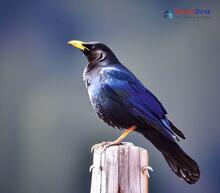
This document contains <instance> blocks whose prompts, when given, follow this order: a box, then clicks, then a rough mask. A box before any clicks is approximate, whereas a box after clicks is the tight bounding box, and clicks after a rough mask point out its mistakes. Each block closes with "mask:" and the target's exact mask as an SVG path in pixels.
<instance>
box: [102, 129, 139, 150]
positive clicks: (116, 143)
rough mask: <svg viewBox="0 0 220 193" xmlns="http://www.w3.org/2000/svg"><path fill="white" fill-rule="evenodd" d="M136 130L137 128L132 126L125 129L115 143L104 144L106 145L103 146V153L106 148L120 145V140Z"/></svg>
mask: <svg viewBox="0 0 220 193" xmlns="http://www.w3.org/2000/svg"><path fill="white" fill-rule="evenodd" d="M136 128H137V126H136V125H133V126H132V127H130V128H128V129H126V130H125V131H124V132H123V133H122V134H121V135H120V137H119V138H118V139H116V140H115V141H113V142H111V143H106V144H104V147H103V151H105V150H106V149H107V148H108V147H110V146H113V145H118V144H120V143H121V142H122V140H123V139H124V138H125V137H127V135H128V134H129V133H131V132H132V131H134V130H135V129H136Z"/></svg>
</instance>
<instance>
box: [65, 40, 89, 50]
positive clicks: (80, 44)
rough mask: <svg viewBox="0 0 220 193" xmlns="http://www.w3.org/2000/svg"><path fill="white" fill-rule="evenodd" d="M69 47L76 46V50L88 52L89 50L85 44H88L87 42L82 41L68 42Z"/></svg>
mask: <svg viewBox="0 0 220 193" xmlns="http://www.w3.org/2000/svg"><path fill="white" fill-rule="evenodd" d="M68 44H69V45H71V46H74V47H76V48H79V49H80V50H82V51H85V50H88V51H89V49H88V48H87V47H85V46H84V44H86V43H85V42H82V41H78V40H71V41H69V42H68Z"/></svg>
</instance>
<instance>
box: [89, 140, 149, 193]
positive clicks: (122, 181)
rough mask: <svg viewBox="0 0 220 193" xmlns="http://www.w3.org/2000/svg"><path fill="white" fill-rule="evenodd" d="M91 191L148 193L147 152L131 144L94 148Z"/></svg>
mask: <svg viewBox="0 0 220 193" xmlns="http://www.w3.org/2000/svg"><path fill="white" fill-rule="evenodd" d="M91 169H92V182H91V191H90V193H148V152H147V150H145V149H142V148H140V147H137V146H134V145H133V144H132V143H128V142H126V143H123V144H122V145H117V146H111V147H108V148H107V149H106V150H105V151H102V149H101V148H98V149H96V150H95V151H94V156H93V165H92V167H91Z"/></svg>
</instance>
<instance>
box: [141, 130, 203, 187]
mask: <svg viewBox="0 0 220 193" xmlns="http://www.w3.org/2000/svg"><path fill="white" fill-rule="evenodd" d="M139 132H141V133H142V134H143V135H144V136H145V137H146V138H147V139H148V140H150V141H151V143H153V145H154V146H155V147H156V148H157V149H158V150H159V151H160V152H161V153H162V154H163V156H164V158H165V159H166V161H167V163H168V164H169V166H170V167H171V169H172V170H173V172H174V173H175V174H176V175H177V176H179V177H180V178H183V179H184V180H185V181H186V182H187V183H189V184H194V183H196V182H197V180H198V179H199V177H200V171H199V167H198V165H197V163H196V162H195V161H194V160H193V159H192V158H190V157H189V156H188V155H187V154H186V153H185V152H184V151H183V150H182V149H181V148H180V146H179V145H178V144H177V143H175V142H173V141H171V140H169V139H167V138H166V137H165V136H164V135H162V134H161V133H160V132H158V131H157V130H156V129H153V128H147V129H141V130H140V131H139Z"/></svg>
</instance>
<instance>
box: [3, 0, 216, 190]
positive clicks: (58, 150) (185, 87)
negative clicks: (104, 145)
mask: <svg viewBox="0 0 220 193" xmlns="http://www.w3.org/2000/svg"><path fill="white" fill-rule="evenodd" d="M175 8H179V9H187V8H189V9H190V8H203V9H210V10H211V15H210V17H209V18H208V19H207V18H194V19H193V18H191V19H189V18H188V19H173V20H171V19H165V18H163V16H162V14H163V12H165V11H166V9H171V10H172V9H175ZM219 9H220V5H219V2H218V1H193V2H185V3H183V2H180V1H178V2H177V1H176V2H174V1H162V0H160V1H157V2H156V1H153V0H151V1H142V0H140V1H133V0H126V1H116V0H112V1H103V0H99V1H98V0H93V1H89V0H88V1H84V0H81V1H73V0H63V1H57V0H53V1H52V0H38V1H34V0H32V1H31V0H20V1H16V0H1V1H0V192H2V193H35V192H40V193H73V192H81V193H87V192H89V191H90V178H91V174H90V173H89V166H90V165H91V164H92V155H91V154H90V147H91V146H92V145H94V144H95V143H98V142H101V141H104V140H113V139H115V138H116V137H118V136H119V135H120V134H121V132H120V131H119V130H116V129H112V128H110V127H108V126H106V124H104V123H103V122H102V121H100V120H99V119H98V117H97V116H96V115H95V113H94V112H93V109H92V106H91V105H90V102H89V99H88V95H87V90H86V88H85V86H84V83H83V81H82V72H83V69H84V67H85V65H86V64H87V61H86V58H85V57H84V56H83V55H82V53H81V52H80V51H79V50H77V49H74V48H72V47H70V46H68V45H67V42H68V41H69V40H72V39H77V40H83V41H94V40H96V41H102V42H105V43H106V44H107V45H109V46H110V48H112V50H113V51H114V52H115V54H116V55H117V56H118V58H119V59H120V60H121V62H122V63H123V64H125V65H126V66H127V67H128V68H129V69H131V70H132V71H133V72H134V73H135V74H136V75H137V77H139V79H140V80H141V81H143V83H144V84H145V85H146V86H147V87H148V88H149V89H150V90H151V91H152V92H154V93H155V94H156V96H157V97H158V98H159V99H160V101H161V102H162V103H163V104H164V106H165V107H166V109H167V111H168V112H169V116H170V117H171V119H172V120H173V121H174V123H175V124H176V125H177V126H178V128H180V129H181V130H182V131H183V132H184V133H185V135H186V137H187V139H186V140H184V141H181V142H180V145H181V146H182V147H183V149H184V150H185V151H186V152H187V153H188V154H189V155H191V156H192V157H193V158H194V159H195V160H196V161H197V162H198V164H199V165H200V168H201V179H200V181H199V182H198V183H196V184H195V185H192V186H190V185H187V184H186V183H185V182H184V181H181V180H179V179H178V178H177V177H176V176H175V175H174V174H173V173H172V171H171V170H170V168H169V167H168V165H167V163H166V162H165V160H164V159H163V157H162V156H161V154H160V153H159V152H158V151H157V150H156V149H155V148H154V147H153V146H152V145H151V144H150V143H149V142H148V141H147V140H145V139H144V137H143V136H141V135H139V134H136V133H133V134H131V135H129V137H128V138H127V139H126V140H127V141H131V142H133V143H135V145H138V146H141V147H144V148H147V149H148V151H149V153H150V166H152V167H153V168H154V172H153V173H151V178H150V192H151V193H159V192H163V193H170V192H178V193H189V192H190V193H191V192H193V193H201V192H207V193H217V192H219V188H220V184H219V179H220V167H219V163H220V151H219V145H220V142H219V139H220V128H219V116H220V113H219V109H220V100H219V99H220V86H219V84H220V76H219V73H220V65H219V60H220V54H219V50H220V36H219V34H220V22H219V19H220V17H219V16H220V15H219Z"/></svg>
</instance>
